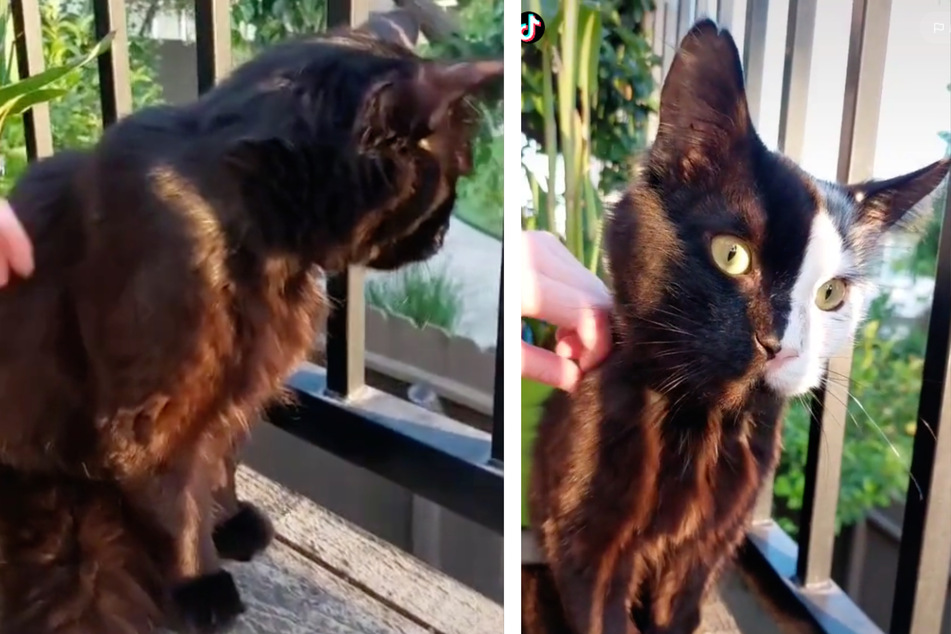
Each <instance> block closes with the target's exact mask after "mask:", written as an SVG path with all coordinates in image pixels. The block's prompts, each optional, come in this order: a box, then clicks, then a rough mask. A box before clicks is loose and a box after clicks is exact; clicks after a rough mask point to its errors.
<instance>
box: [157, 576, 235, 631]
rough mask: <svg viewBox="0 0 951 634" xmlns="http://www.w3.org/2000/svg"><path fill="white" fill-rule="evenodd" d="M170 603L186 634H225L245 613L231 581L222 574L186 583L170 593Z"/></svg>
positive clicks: (202, 577) (229, 577) (230, 578)
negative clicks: (173, 605)
mask: <svg viewBox="0 0 951 634" xmlns="http://www.w3.org/2000/svg"><path fill="white" fill-rule="evenodd" d="M172 599H173V601H174V602H175V608H176V610H177V616H178V619H179V621H180V623H181V626H182V629H183V631H185V632H188V633H189V634H214V633H216V632H225V631H227V630H228V629H229V628H230V627H231V626H232V625H233V624H234V622H235V621H236V620H237V618H238V617H239V616H240V615H241V614H242V613H243V612H244V610H245V607H244V603H243V602H242V601H241V595H240V594H239V593H238V587H237V586H236V585H235V583H234V578H233V577H232V576H231V574H230V573H228V572H227V571H225V570H219V571H218V572H215V573H212V574H208V575H202V576H201V577H196V578H194V579H190V580H188V581H186V582H185V583H183V584H181V585H179V586H178V587H176V588H175V589H174V590H173V592H172Z"/></svg>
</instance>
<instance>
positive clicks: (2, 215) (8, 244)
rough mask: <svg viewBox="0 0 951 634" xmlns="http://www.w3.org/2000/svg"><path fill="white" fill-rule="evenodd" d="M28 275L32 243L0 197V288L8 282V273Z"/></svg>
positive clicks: (30, 273)
mask: <svg viewBox="0 0 951 634" xmlns="http://www.w3.org/2000/svg"><path fill="white" fill-rule="evenodd" d="M11 271H12V272H13V273H16V274H17V275H19V276H20V277H29V276H30V275H32V273H33V243H32V242H30V237H29V236H28V235H26V231H24V230H23V225H22V224H20V220H19V219H18V218H17V217H16V214H14V213H13V208H12V207H10V205H9V203H7V201H5V200H3V199H2V198H0V288H2V287H4V286H6V285H7V284H8V283H9V282H10V273H11Z"/></svg>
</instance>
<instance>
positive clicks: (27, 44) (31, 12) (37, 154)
mask: <svg viewBox="0 0 951 634" xmlns="http://www.w3.org/2000/svg"><path fill="white" fill-rule="evenodd" d="M10 8H11V10H12V13H13V32H14V47H15V49H16V56H17V70H18V72H19V73H20V77H21V78H25V77H31V76H33V75H37V74H39V73H41V72H43V40H42V38H43V25H42V23H41V21H40V5H39V2H37V0H12V3H11V7H10ZM23 128H24V132H25V135H26V155H27V158H29V159H30V160H31V161H32V160H35V159H38V158H42V157H44V156H50V155H51V154H52V153H53V131H52V128H51V126H50V109H49V106H48V105H47V104H45V103H41V104H37V105H35V106H33V107H32V108H30V109H29V110H28V111H26V112H25V113H23Z"/></svg>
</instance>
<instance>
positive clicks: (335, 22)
mask: <svg viewBox="0 0 951 634" xmlns="http://www.w3.org/2000/svg"><path fill="white" fill-rule="evenodd" d="M368 16H369V5H368V3H367V0H328V2H327V28H334V27H338V26H347V25H350V26H353V25H357V24H362V23H363V22H364V21H366V19H367V17H368ZM365 276H366V272H365V270H364V269H363V267H360V266H350V267H348V268H347V269H346V270H345V271H342V272H341V273H338V274H337V275H334V276H332V277H331V278H330V279H328V280H327V295H328V297H329V300H330V306H331V311H330V316H329V317H328V319H327V390H328V391H329V392H330V393H331V394H333V395H335V396H338V397H341V398H348V397H350V396H352V395H353V394H354V393H356V392H357V391H358V390H360V388H362V387H363V386H364V384H365V381H366V361H365V358H364V357H365V352H366V351H365V346H366V299H365V297H364V292H365V289H364V279H365Z"/></svg>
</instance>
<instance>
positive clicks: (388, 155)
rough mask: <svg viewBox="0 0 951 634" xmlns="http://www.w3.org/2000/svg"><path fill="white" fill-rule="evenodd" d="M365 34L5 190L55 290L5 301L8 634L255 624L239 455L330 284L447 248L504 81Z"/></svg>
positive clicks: (262, 71)
mask: <svg viewBox="0 0 951 634" xmlns="http://www.w3.org/2000/svg"><path fill="white" fill-rule="evenodd" d="M371 31H372V29H367V28H364V29H362V32H349V31H338V32H335V33H331V34H329V35H327V36H324V37H316V38H312V39H308V40H304V41H298V42H293V43H288V44H284V45H280V46H277V47H275V48H273V49H272V50H270V51H267V52H265V53H264V54H262V55H261V56H260V57H258V58H257V59H255V60H253V61H251V62H250V63H248V64H246V65H245V66H243V67H241V68H239V69H237V70H235V72H234V73H233V74H232V75H231V76H230V77H229V78H228V79H227V80H225V81H224V82H222V83H221V84H220V85H219V86H218V87H216V88H215V89H214V90H212V91H211V92H209V93H208V94H206V95H205V96H204V97H202V98H201V99H199V100H198V101H196V102H194V103H192V104H190V105H186V106H183V107H171V106H164V107H158V108H152V109H148V110H143V111H141V112H138V113H136V114H134V115H132V116H129V117H128V118H126V119H124V120H122V121H120V122H118V123H117V124H115V125H114V126H112V127H111V128H110V129H109V130H108V131H107V132H106V133H105V135H104V136H103V138H102V140H101V141H100V142H99V143H98V145H97V146H96V147H95V148H93V149H91V150H90V151H84V152H62V153H59V154H57V155H56V156H54V157H52V158H49V159H46V160H44V161H41V162H38V163H36V164H34V165H33V166H32V167H31V168H30V169H29V171H28V172H27V174H26V175H25V176H24V177H23V179H22V180H21V181H20V182H19V183H18V184H17V186H16V188H15V189H14V190H13V192H12V195H11V203H12V205H13V207H14V209H15V210H16V211H17V213H18V215H19V216H20V218H21V220H22V221H23V223H24V225H25V226H26V229H27V231H28V233H29V235H30V237H31V238H32V240H33V241H34V244H35V255H36V261H37V270H36V274H35V275H34V276H33V277H32V278H31V279H29V280H27V281H20V282H15V283H13V284H12V285H11V286H10V287H9V288H8V289H7V290H4V291H2V292H0V411H2V412H3V418H2V421H0V498H2V499H0V562H2V564H0V591H2V592H3V596H2V597H0V603H2V610H0V633H2V634H25V633H29V634H54V633H55V634H89V633H90V632H96V634H146V633H147V632H150V631H152V630H153V629H154V628H155V627H156V626H158V625H159V624H170V625H173V626H176V627H182V628H185V629H188V630H189V631H200V632H210V631H217V630H219V629H222V628H225V627H227V626H228V625H229V624H230V623H231V622H232V621H233V620H234V618H236V616H237V615H238V614H239V613H240V612H241V611H242V610H243V606H242V604H241V601H240V597H239V596H238V593H237V590H236V588H235V587H234V582H233V580H232V578H231V576H230V575H229V574H228V573H227V572H225V571H223V570H221V568H220V561H219V560H220V557H221V556H225V557H235V558H238V559H248V558H250V557H251V556H252V555H253V554H254V553H255V552H256V551H258V550H260V549H261V548H263V547H264V546H266V545H267V541H268V540H269V539H270V535H271V532H270V526H269V524H268V523H267V520H266V518H264V517H263V515H261V514H260V512H258V511H257V510H255V509H253V508H251V507H249V506H248V505H246V504H241V503H239V502H238V501H237V499H236V498H235V494H234V482H233V480H234V465H233V454H234V449H235V446H236V445H237V444H238V443H240V441H241V440H242V438H243V437H244V435H245V433H246V431H247V426H248V422H249V421H251V420H252V419H253V418H254V417H255V415H256V414H257V412H258V411H259V410H260V409H261V408H262V407H263V405H264V404H265V403H266V401H267V400H268V399H270V398H272V397H274V396H275V394H277V393H278V391H279V390H280V386H281V384H282V381H283V380H284V378H285V377H286V376H287V374H288V373H289V372H290V371H291V370H292V369H293V367H294V366H295V365H296V364H297V363H298V362H300V361H301V360H303V359H304V357H305V354H306V353H307V351H308V350H309V348H310V345H311V342H312V340H313V338H314V336H315V334H316V329H317V325H318V324H319V323H321V318H322V316H323V315H324V313H325V312H326V311H327V309H328V306H327V301H326V298H325V297H324V296H323V295H322V294H321V291H320V285H319V277H320V276H321V275H323V273H324V272H330V273H332V272H335V271H340V270H342V269H343V268H344V267H346V266H347V265H350V264H363V265H367V266H370V267H376V268H394V267H398V266H401V265H403V264H405V263H407V262H411V261H415V260H420V259H423V258H426V257H428V256H430V255H431V254H432V253H434V252H435V251H436V250H437V249H438V248H439V247H440V246H441V244H442V238H443V236H444V234H445V231H446V228H447V226H448V222H449V215H450V212H451V210H452V206H453V203H454V192H455V185H456V181H457V179H458V178H459V177H460V176H461V175H463V174H465V173H466V172H467V170H468V169H469V167H470V160H471V158H470V149H469V141H470V138H471V135H472V132H473V124H474V123H475V122H476V109H475V108H474V107H473V106H472V105H471V103H470V98H471V97H472V96H473V95H475V94H476V93H477V92H478V91H480V90H481V89H482V88H483V87H485V86H486V85H487V84H489V83H491V82H492V81H493V80H495V79H496V78H498V77H499V76H500V75H501V63H496V62H460V63H456V64H446V63H439V62H430V61H424V60H421V59H420V58H417V57H416V56H415V55H413V54H412V53H411V52H410V51H409V50H407V49H406V48H403V47H402V46H399V45H395V44H391V43H388V42H386V41H383V40H382V39H379V38H376V37H374V36H373V34H372V33H371ZM216 509H217V512H216ZM216 525H217V526H218V527H219V528H218V530H217V531H216V530H215V526H216Z"/></svg>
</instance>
